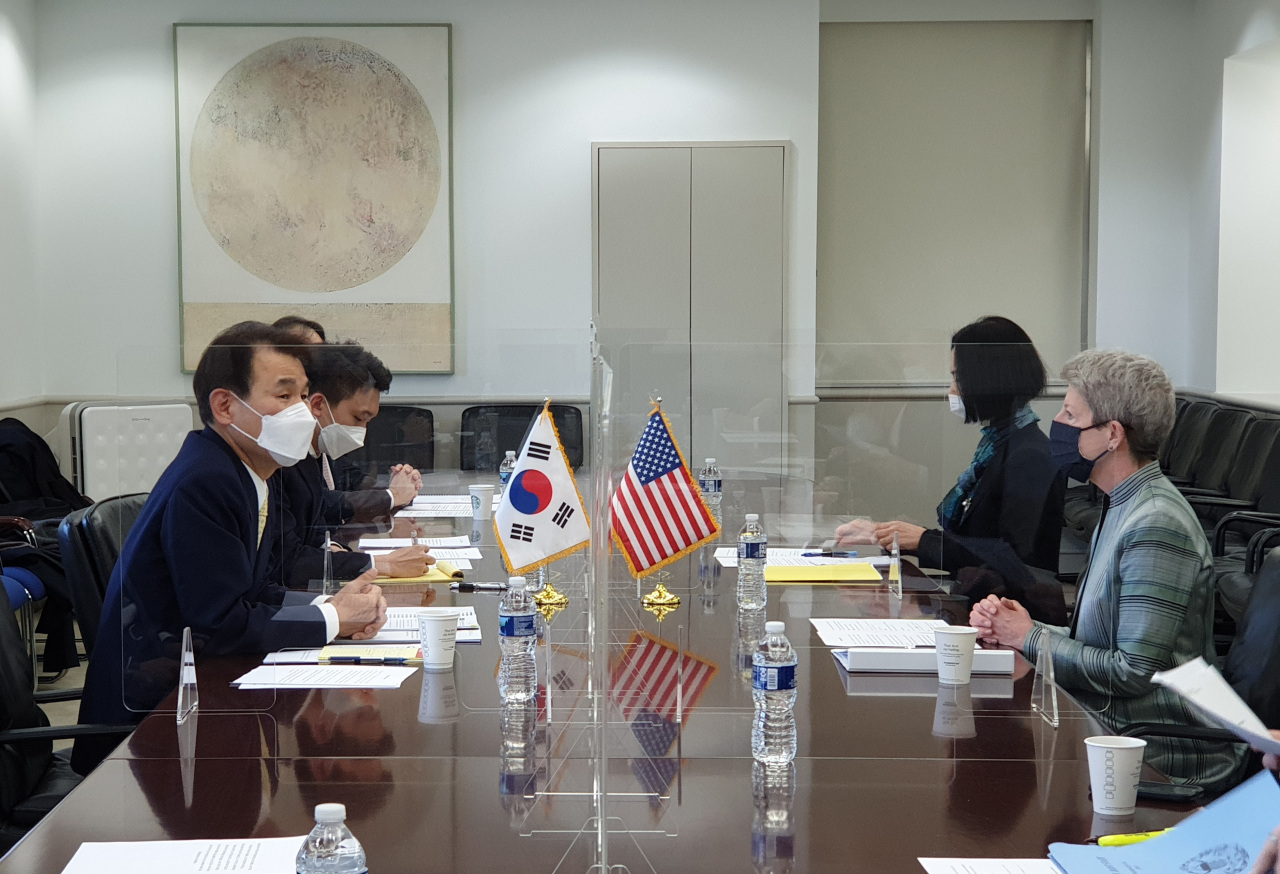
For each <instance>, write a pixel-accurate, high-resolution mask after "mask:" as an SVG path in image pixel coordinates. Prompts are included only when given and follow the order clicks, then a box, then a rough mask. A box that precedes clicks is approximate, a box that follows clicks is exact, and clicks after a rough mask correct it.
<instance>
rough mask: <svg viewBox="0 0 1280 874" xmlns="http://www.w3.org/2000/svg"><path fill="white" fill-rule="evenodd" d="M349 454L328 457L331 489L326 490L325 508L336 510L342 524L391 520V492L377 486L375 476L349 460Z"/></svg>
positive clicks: (328, 510)
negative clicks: (331, 477) (332, 486)
mask: <svg viewBox="0 0 1280 874" xmlns="http://www.w3.org/2000/svg"><path fill="white" fill-rule="evenodd" d="M352 455H355V453H354V452H353V453H349V454H348V455H345V456H343V457H342V458H331V459H329V468H330V473H332V474H333V485H334V489H335V491H332V492H329V497H328V498H327V501H328V502H329V506H328V507H326V512H329V513H335V514H337V516H338V518H341V520H342V522H343V523H344V524H349V523H353V522H354V523H361V524H368V523H376V522H389V521H391V514H392V513H393V512H394V511H395V509H396V508H395V507H393V506H391V495H389V494H387V490H386V489H385V488H380V487H379V486H378V484H377V477H375V476H371V475H369V474H368V473H366V472H365V470H364V468H363V467H361V466H360V465H359V464H357V463H356V462H355V461H353V460H352V458H351V456H352Z"/></svg>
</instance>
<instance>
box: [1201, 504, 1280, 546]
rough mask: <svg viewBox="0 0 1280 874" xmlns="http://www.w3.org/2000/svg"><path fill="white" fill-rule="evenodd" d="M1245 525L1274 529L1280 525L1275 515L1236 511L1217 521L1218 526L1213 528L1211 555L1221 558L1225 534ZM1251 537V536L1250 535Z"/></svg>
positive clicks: (1278, 518)
mask: <svg viewBox="0 0 1280 874" xmlns="http://www.w3.org/2000/svg"><path fill="white" fill-rule="evenodd" d="M1245 525H1261V526H1263V527H1267V528H1270V527H1274V526H1276V525H1280V515H1276V514H1275V513H1258V512H1246V511H1244V510H1236V511H1234V512H1231V513H1228V514H1227V515H1225V516H1223V517H1222V518H1221V519H1219V520H1218V524H1217V525H1215V526H1214V528H1213V554H1214V555H1215V556H1221V555H1222V550H1223V549H1225V548H1226V543H1227V532H1228V531H1229V530H1231V529H1232V528H1242V527H1244V526H1245ZM1251 536H1252V535H1251Z"/></svg>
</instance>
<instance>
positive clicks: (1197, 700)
mask: <svg viewBox="0 0 1280 874" xmlns="http://www.w3.org/2000/svg"><path fill="white" fill-rule="evenodd" d="M1151 682H1153V683H1159V684H1160V685H1161V686H1168V687H1169V688H1170V689H1172V690H1173V691H1175V692H1177V693H1178V694H1179V695H1181V696H1182V697H1183V698H1186V699H1187V700H1188V701H1190V702H1191V703H1192V704H1194V705H1196V706H1197V707H1199V708H1200V709H1201V710H1203V711H1204V712H1205V713H1206V714H1208V715H1209V716H1210V717H1212V718H1213V719H1214V720H1216V721H1217V722H1218V723H1219V724H1220V725H1221V726H1222V727H1223V728H1225V729H1227V730H1228V731H1230V732H1232V733H1233V734H1235V736H1236V737H1238V738H1240V739H1241V740H1246V741H1248V742H1249V743H1250V744H1252V745H1253V746H1255V747H1257V748H1258V749H1260V750H1262V751H1263V752H1264V753H1277V754H1280V741H1278V740H1276V739H1275V738H1273V737H1272V736H1271V733H1270V732H1269V731H1267V727H1266V726H1265V725H1263V724H1262V720H1261V719H1259V718H1258V715H1257V714H1256V713H1254V712H1253V711H1252V710H1251V709H1250V708H1249V705H1248V704H1246V703H1244V700H1243V699H1241V697H1240V696H1239V695H1237V694H1236V690H1235V689H1232V688H1231V686H1230V685H1229V684H1228V683H1227V681H1226V679H1225V678H1224V677H1223V676H1222V674H1220V673H1218V669H1217V668H1215V667H1214V666H1213V665H1211V664H1209V663H1208V662H1206V661H1205V660H1204V659H1202V658H1200V657H1199V656H1197V657H1196V658H1194V659H1192V660H1191V661H1189V662H1187V663H1186V664H1182V665H1179V666H1178V667H1176V668H1172V669H1170V670H1168V671H1156V673H1155V675H1154V676H1152V678H1151ZM1277 727H1278V728H1280V726H1277Z"/></svg>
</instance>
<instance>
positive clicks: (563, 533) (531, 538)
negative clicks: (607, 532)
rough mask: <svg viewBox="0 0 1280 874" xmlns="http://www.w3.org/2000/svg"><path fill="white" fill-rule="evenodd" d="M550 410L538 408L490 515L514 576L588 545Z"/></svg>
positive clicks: (588, 528) (587, 531) (578, 498)
mask: <svg viewBox="0 0 1280 874" xmlns="http://www.w3.org/2000/svg"><path fill="white" fill-rule="evenodd" d="M550 406H551V402H550V401H548V402H547V403H546V404H545V405H543V408H542V412H541V413H539V414H538V418H537V419H536V420H535V421H534V423H533V427H532V428H530V429H529V434H528V436H526V437H525V439H524V445H523V446H521V447H520V453H519V454H518V455H517V456H516V469H515V470H514V471H512V472H511V479H510V480H508V481H507V489H506V491H504V492H503V493H502V500H501V501H500V502H499V503H498V509H497V510H496V511H495V512H494V514H493V527H494V530H495V533H496V534H497V535H498V546H499V548H501V549H502V558H503V559H504V560H505V561H506V563H507V569H508V570H510V572H511V573H513V574H523V573H526V572H528V571H532V570H535V569H537V568H539V567H542V566H543V565H545V564H549V563H551V562H553V561H555V560H556V559H558V558H563V557H564V556H566V555H572V554H573V553H575V552H577V551H578V550H580V549H585V548H586V546H587V544H588V542H590V540H591V523H590V521H589V520H588V519H587V514H586V511H585V510H584V509H583V508H582V496H581V495H580V494H579V493H578V484H577V483H576V482H575V481H574V479H573V470H572V468H570V467H569V459H568V457H567V456H566V455H565V453H564V447H563V446H561V445H560V434H559V432H558V431H556V425H555V420H554V419H553V418H552V416H551V409H550Z"/></svg>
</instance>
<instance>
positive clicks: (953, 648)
mask: <svg viewBox="0 0 1280 874" xmlns="http://www.w3.org/2000/svg"><path fill="white" fill-rule="evenodd" d="M977 641H978V629H976V628H968V627H966V626H963V625H947V626H944V627H939V628H935V629H933V645H934V646H935V647H937V650H938V682H939V683H944V684H946V685H948V686H965V685H967V684H968V683H969V675H970V674H971V673H972V672H973V647H974V644H975V643H977Z"/></svg>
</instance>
